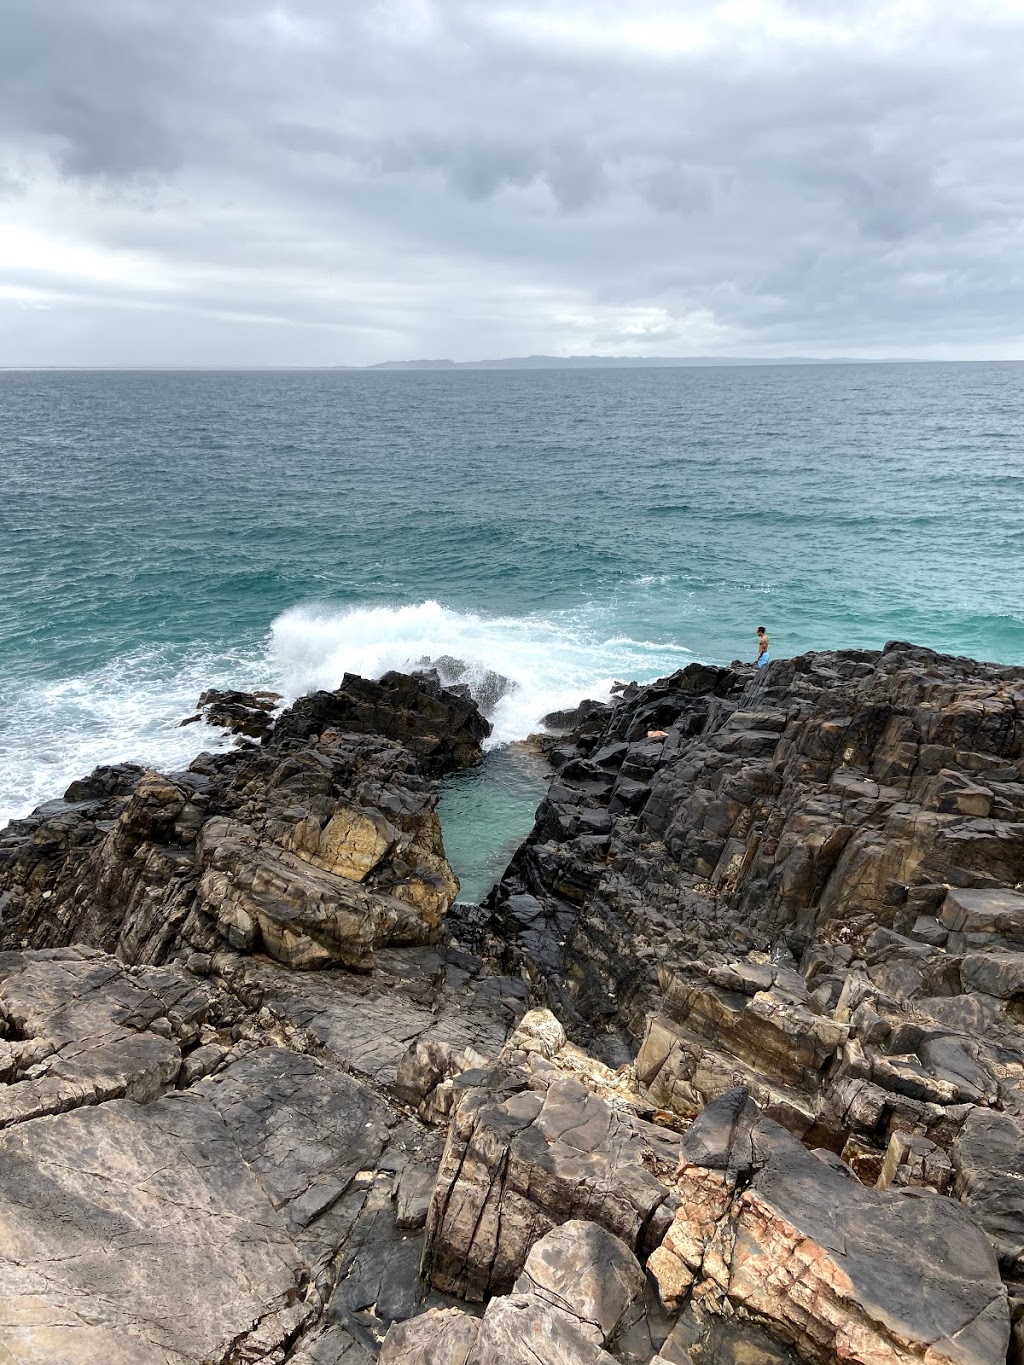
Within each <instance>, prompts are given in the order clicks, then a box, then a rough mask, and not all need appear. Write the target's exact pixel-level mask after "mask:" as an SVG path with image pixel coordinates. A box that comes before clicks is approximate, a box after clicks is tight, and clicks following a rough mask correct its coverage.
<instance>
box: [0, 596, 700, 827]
mask: <svg viewBox="0 0 1024 1365" xmlns="http://www.w3.org/2000/svg"><path fill="white" fill-rule="evenodd" d="M608 624H610V621H608V620H607V618H606V622H605V625H606V628H605V629H602V628H601V620H600V616H599V615H597V614H595V613H592V612H587V611H579V612H567V613H562V614H559V615H555V616H551V617H540V616H529V617H522V618H515V617H486V616H482V615H475V614H473V613H470V612H458V611H452V610H449V609H448V608H445V607H442V606H440V605H439V604H438V603H437V602H421V603H418V604H416V605H410V606H402V607H363V608H353V609H350V610H339V609H338V608H331V607H315V606H304V607H296V608H294V609H293V610H291V611H286V612H285V613H284V614H283V615H281V616H279V617H278V618H277V619H276V620H275V621H274V622H273V624H272V626H271V629H270V632H269V635H268V638H267V641H266V643H265V646H263V647H261V648H257V649H254V650H252V651H251V652H248V653H243V652H240V651H230V650H224V651H213V650H211V649H201V650H200V649H197V650H193V651H191V652H187V651H185V652H183V651H181V650H171V649H167V650H160V649H151V650H146V651H138V652H135V653H132V654H126V655H124V656H122V657H120V658H118V659H116V660H114V661H113V662H111V663H110V664H108V665H106V666H105V667H103V668H100V669H97V670H95V671H93V672H91V673H85V674H82V675H81V676H76V677H72V678H66V679H63V680H61V681H57V682H45V683H32V682H28V683H26V684H24V685H22V686H20V687H9V688H8V689H7V690H6V694H5V695H4V697H3V699H2V708H0V710H2V715H3V717H4V719H3V722H2V729H3V733H2V734H0V828H2V826H3V825H4V824H5V823H6V822H7V821H8V820H10V819H15V818H17V817H20V816H23V815H26V814H27V813H28V812H29V811H30V810H32V809H33V808H34V807H35V806H36V805H38V804H39V803H40V802H42V801H46V800H50V799H51V798H53V797H56V796H60V795H61V794H62V792H63V791H64V790H65V789H66V787H67V785H68V783H70V782H71V781H72V780H73V779H75V778H77V777H82V776H84V775H85V774H86V773H88V772H90V771H91V770H92V769H93V768H94V767H96V766H97V765H98V764H101V763H120V762H134V763H141V764H145V765H148V766H152V767H156V768H160V769H162V770H163V771H171V770H174V769H176V768H181V767H184V766H186V765H187V764H188V763H189V762H190V761H191V759H193V758H194V757H195V755H196V754H197V753H198V752H199V751H200V749H216V748H225V747H228V746H230V744H231V743H232V742H233V741H232V740H231V738H230V737H229V736H223V735H222V734H221V732H220V731H217V730H212V729H209V728H208V727H206V726H192V725H189V726H186V727H185V728H184V729H182V728H180V721H181V719H182V718H183V717H184V716H186V715H188V714H189V713H190V712H191V711H192V709H193V708H194V706H195V704H196V701H197V699H198V696H199V693H200V692H201V691H203V689H204V688H207V687H240V688H250V687H271V688H274V689H275V690H276V691H279V692H282V693H284V694H285V696H286V698H287V699H289V700H291V699H294V698H295V697H297V696H301V695H302V694H303V693H306V692H310V691H313V690H315V689H317V688H332V687H337V686H338V684H339V683H340V682H341V678H342V675H343V674H344V673H346V672H350V673H360V674H362V675H363V676H364V677H371V678H372V677H380V675H381V674H382V673H385V672H386V671H387V670H388V669H391V668H397V669H403V670H405V669H409V668H410V667H412V666H414V665H415V664H416V663H417V662H418V661H419V660H421V659H423V658H424V657H429V658H431V659H437V658H439V657H440V656H442V655H449V656H452V657H454V658H456V659H459V660H461V661H462V662H463V663H464V664H465V665H466V669H467V672H466V675H465V677H464V681H466V682H468V683H469V685H470V687H471V688H474V687H477V688H479V687H480V686H481V685H482V683H483V681H484V679H485V678H486V675H487V674H488V672H495V673H500V674H503V675H504V676H505V677H507V678H509V679H510V680H511V682H512V683H513V684H514V686H513V688H512V689H511V690H510V691H509V692H508V693H507V695H505V696H504V697H502V698H501V700H500V701H499V702H498V704H497V707H496V709H495V711H494V714H493V717H492V723H493V726H494V733H493V735H492V737H491V740H490V745H491V746H492V747H493V746H495V745H501V744H507V743H509V742H510V741H512V740H516V739H523V738H525V737H526V735H528V734H530V733H531V732H532V731H534V730H536V729H537V728H538V727H539V725H540V722H541V719H542V717H543V716H544V715H546V714H547V713H548V712H549V711H555V710H560V709H562V708H564V707H569V706H574V705H575V704H576V703H577V702H578V701H580V700H581V699H582V698H583V697H588V696H589V697H606V696H607V695H608V690H609V688H610V686H611V684H612V681H613V680H614V679H616V678H621V679H629V678H639V679H648V678H653V677H657V676H658V675H659V674H663V673H668V672H671V671H673V670H674V669H676V668H680V667H682V666H683V665H684V664H685V663H686V662H687V661H688V659H689V658H690V657H691V655H690V652H689V650H687V649H685V648H683V647H681V646H679V645H673V644H669V643H663V642H658V641H650V640H633V639H631V638H630V637H629V636H624V635H615V634H612V633H611V631H609V630H608V629H607V625H608Z"/></svg>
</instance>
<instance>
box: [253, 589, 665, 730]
mask: <svg viewBox="0 0 1024 1365" xmlns="http://www.w3.org/2000/svg"><path fill="white" fill-rule="evenodd" d="M269 655H270V661H271V664H272V669H273V673H274V676H275V678H276V682H277V685H278V686H279V687H280V689H281V690H282V691H284V692H286V693H287V694H288V695H289V696H290V697H291V696H298V695H300V694H301V693H303V692H309V691H312V690H314V689H315V688H319V687H323V688H331V687H337V686H338V684H339V682H340V681H341V677H342V674H344V673H346V672H349V673H361V674H362V675H363V676H364V677H369V678H376V677H380V675H381V674H382V673H385V672H387V670H388V669H390V668H397V669H401V670H407V669H409V668H410V667H412V666H414V665H415V664H416V663H417V662H418V661H419V660H421V659H423V658H424V657H428V658H431V659H437V658H438V657H440V656H442V655H450V656H452V657H454V658H456V659H459V660H461V661H462V662H463V663H465V664H466V667H467V674H466V677H465V681H466V682H468V683H469V686H470V688H471V689H472V688H474V686H476V687H479V686H480V685H481V683H482V682H483V679H484V677H485V676H486V674H487V673H488V672H495V673H500V674H503V675H504V676H505V677H507V678H509V679H510V680H511V681H512V683H514V684H515V686H514V687H513V689H512V690H511V691H510V692H509V693H508V694H507V695H506V696H504V697H503V698H502V699H501V700H500V701H499V702H498V705H497V708H496V710H495V712H494V717H493V725H494V733H493V735H492V736H491V740H490V744H491V745H492V746H493V745H497V744H507V743H509V742H510V741H511V740H516V739H524V738H525V737H526V736H527V735H528V734H530V733H531V731H534V730H536V729H537V728H538V727H539V725H540V722H541V718H542V717H543V716H545V715H546V714H547V713H548V712H549V711H555V710H560V709H562V708H563V707H568V706H574V705H575V704H576V703H577V702H579V701H581V700H582V699H583V698H584V697H588V696H589V697H606V696H607V695H608V690H609V688H610V687H611V684H612V682H613V681H614V680H615V679H616V678H622V679H629V678H636V677H640V678H651V677H656V676H657V675H658V674H659V673H664V672H671V671H672V670H673V669H676V668H679V667H681V666H682V665H683V664H685V663H686V661H687V660H688V659H689V658H690V657H691V655H690V651H689V650H688V649H685V648H683V647H682V646H679V645H673V644H668V643H661V642H657V641H650V640H633V639H630V638H629V637H628V636H623V635H619V636H614V637H612V638H608V637H607V636H605V635H604V634H603V633H602V632H601V631H600V629H599V628H597V627H596V626H595V625H594V624H592V623H590V622H588V621H587V618H586V617H585V615H584V614H582V613H575V614H573V613H564V614H560V615H558V616H553V617H538V616H528V617H484V616H478V615H475V614H473V613H469V612H457V611H451V610H449V609H448V608H446V607H442V606H440V605H439V604H438V603H437V602H421V603H419V604H418V605H416V606H404V607H395V608H391V607H368V608H355V609H353V610H350V611H341V612H339V611H337V610H336V609H335V610H332V609H330V608H315V607H297V608H295V609H294V610H292V611H287V612H285V613H284V615H282V616H279V617H278V618H277V620H276V621H275V622H274V624H273V626H272V628H271V642H270V647H269Z"/></svg>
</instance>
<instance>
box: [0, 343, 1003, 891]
mask: <svg viewBox="0 0 1024 1365" xmlns="http://www.w3.org/2000/svg"><path fill="white" fill-rule="evenodd" d="M1022 418H1024V365H1020V364H1006V365H994V364H976V365H853V366H851V365H844V366H807V367H803V366H801V367H764V368H749V369H747V368H742V369H733V368H730V369H679V370H647V371H616V370H611V371H609V370H603V371H582V372H580V371H574V372H567V371H547V372H544V371H539V372H538V371H526V372H507V371H506V372H468V373H466V372H462V373H456V374H445V373H430V372H419V373H417V372H412V373H379V372H378V373H351V372H271V373H265V372H264V373H244V372H217V373H215V372H197V373H176V372H170V373H152V372H121V373H118V372H6V373H0V456H2V469H3V494H4V496H3V499H2V503H0V664H2V669H0V679H2V680H0V819H3V818H6V817H8V816H10V815H12V814H16V813H21V812H23V811H24V810H26V809H28V808H30V807H31V806H32V805H33V804H35V803H36V802H37V801H39V800H42V799H44V798H46V797H49V796H52V795H54V794H58V793H59V792H60V791H61V790H62V789H63V787H64V786H65V785H66V783H67V781H68V780H69V779H70V778H71V777H72V776H75V775H77V774H79V773H80V772H82V771H85V770H87V769H88V768H90V767H91V766H92V765H93V764H95V763H96V762H100V761H105V760H112V759H120V758H133V759H137V760H142V761H152V762H154V763H160V764H164V765H167V764H173V763H181V762H184V761H187V759H188V758H189V757H190V756H191V754H192V751H193V750H194V749H195V747H196V743H197V740H196V736H195V731H194V730H186V731H180V730H178V729H176V722H177V720H178V719H179V718H180V717H181V716H182V715H183V714H185V712H186V711H188V710H190V709H191V708H192V706H193V704H194V702H195V698H196V696H197V694H198V692H199V691H200V690H201V689H202V688H203V687H204V686H207V685H211V684H218V683H220V684H224V683H236V684H244V683H257V682H258V683H261V684H266V685H272V686H277V687H279V688H281V689H283V690H285V691H286V692H288V693H290V694H293V693H296V692H299V691H302V690H305V689H307V688H309V687H311V686H318V685H325V684H329V683H331V682H332V681H334V680H336V679H337V678H338V677H339V676H340V673H341V672H342V671H343V670H344V669H345V668H350V669H355V670H357V671H362V672H368V673H372V672H375V671H380V670H382V669H383V668H386V667H391V666H401V665H402V664H403V663H408V662H411V661H414V660H415V659H418V658H420V657H422V656H423V655H432V656H434V657H436V656H437V655H438V654H440V653H447V654H452V655H456V656H458V657H460V658H462V659H464V660H466V661H467V663H469V664H470V665H471V670H473V669H475V670H477V671H481V670H483V669H484V668H487V667H491V668H496V669H498V670H499V671H501V672H502V673H504V674H506V675H507V676H509V677H510V678H512V679H513V680H514V681H515V682H516V683H517V684H518V686H517V690H516V691H515V692H514V693H513V694H512V695H511V696H510V697H509V698H507V699H506V701H504V702H503V703H502V704H501V705H500V707H499V710H498V713H497V715H496V717H495V721H496V737H497V739H498V740H499V741H505V740H509V739H514V738H516V737H521V736H523V735H525V734H527V733H528V732H529V731H530V730H531V729H532V728H535V726H536V724H537V722H538V720H539V718H540V716H541V715H543V714H544V712H545V711H547V710H549V709H551V708H552V707H553V706H556V705H561V704H565V703H567V702H569V701H571V700H574V699H576V698H578V697H580V696H582V695H583V694H585V693H589V694H591V695H593V694H597V693H599V692H600V690H601V688H602V687H606V686H607V683H608V682H609V681H610V680H611V678H613V677H627V676H629V677H638V678H650V677H654V676H657V675H658V674H659V673H663V672H666V671H669V670H671V669H673V668H676V667H678V666H679V665H680V664H681V663H685V662H686V661H687V660H688V659H690V658H705V659H716V660H729V659H732V658H735V657H739V656H743V657H750V656H752V654H753V652H754V640H753V636H754V628H755V626H757V625H759V624H762V623H763V624H765V625H767V626H768V628H769V631H770V633H771V637H772V645H773V653H774V654H776V655H779V654H791V653H796V652H799V651H801V650H804V649H807V648H811V647H827V646H834V645H880V644H882V643H884V641H885V640H887V639H890V638H894V637H899V638H904V639H905V638H910V639H913V640H915V641H919V642H920V643H923V644H928V645H932V646H933V647H935V648H938V649H943V650H952V651H954V652H960V653H968V654H973V655H975V656H980V657H986V658H991V659H996V660H1001V661H1004V662H1013V663H1021V662H1024V606H1022V602H1021V589H1022V571H1024V530H1022V527H1024V435H1022V433H1024V421H1022ZM510 782H511V779H510V778H509V777H508V774H507V773H506V774H505V776H504V777H501V776H500V775H496V776H495V778H494V781H493V783H492V787H491V791H492V795H493V796H494V800H495V802H497V804H498V805H501V806H502V809H501V812H500V813H499V814H496V815H494V818H493V819H491V818H490V817H489V816H487V814H486V809H487V798H486V793H485V798H484V799H483V800H482V801H481V800H480V799H479V794H478V797H477V798H474V801H473V802H472V803H468V802H463V805H464V806H466V805H469V804H472V805H473V807H474V809H476V810H477V811H479V812H482V814H481V816H480V818H481V821H482V823H481V827H480V830H479V831H477V832H476V833H475V834H474V833H473V831H472V830H470V831H469V835H468V837H467V828H466V825H465V823H463V825H462V826H461V827H460V829H459V830H458V831H454V830H453V836H452V837H453V839H455V841H456V842H460V841H461V844H462V845H464V846H465V847H466V848H467V849H471V848H473V847H478V848H479V851H480V856H481V857H483V856H484V854H485V852H486V851H487V849H486V848H485V846H487V847H491V848H492V846H493V845H494V843H495V841H498V842H500V839H499V838H498V836H499V835H503V837H504V834H505V833H509V832H510V833H518V832H520V831H519V830H518V829H516V830H512V829H511V826H512V825H515V824H517V823H520V824H521V823H522V821H523V820H524V819H525V821H526V823H527V824H528V823H529V819H528V807H529V806H531V805H532V801H533V799H534V795H535V791H534V788H532V787H531V786H530V785H529V784H527V786H526V788H525V790H524V793H522V794H521V795H520V797H519V798H517V799H518V806H516V809H517V810H519V811H520V816H519V819H518V821H517V819H516V817H515V816H514V815H513V814H510V813H509V810H508V809H507V808H506V807H507V805H508V799H509V797H510V791H511V786H510ZM485 785H486V784H485ZM512 786H514V784H512ZM503 802H504V803H505V804H504V805H502V803H503ZM513 804H515V803H514V802H513ZM523 812H525V814H524V813H523ZM459 819H460V820H462V821H463V822H465V821H466V820H467V819H470V815H469V814H468V813H467V812H465V811H463V812H462V813H461V814H460V815H459ZM492 851H493V848H492ZM460 857H461V858H462V861H463V868H464V870H469V871H470V872H471V873H472V869H471V868H469V866H468V862H467V859H468V858H469V857H470V855H469V853H468V852H466V853H463V854H461V855H460ZM474 875H475V874H474Z"/></svg>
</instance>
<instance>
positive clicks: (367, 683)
mask: <svg viewBox="0 0 1024 1365" xmlns="http://www.w3.org/2000/svg"><path fill="white" fill-rule="evenodd" d="M328 730H335V731H339V732H343V733H346V734H361V735H383V736H384V737H385V738H387V739H393V740H396V741H397V742H398V743H399V744H401V745H403V746H404V747H405V748H406V749H408V750H409V752H410V753H411V754H413V755H414V756H415V757H416V760H417V762H418V763H419V765H420V767H421V768H422V770H423V771H424V772H426V773H429V774H430V775H431V776H433V777H440V776H442V775H443V774H444V773H449V772H455V771H457V770H458V769H459V768H468V767H471V766H472V765H473V764H474V763H479V762H480V760H481V759H482V758H483V750H482V749H481V747H480V745H481V743H482V741H483V740H485V739H486V738H487V736H488V735H489V734H490V733H491V726H490V723H489V722H488V721H487V720H485V719H484V717H483V715H482V714H481V712H480V711H479V710H478V708H477V706H476V703H475V702H474V701H473V699H472V697H471V696H470V695H469V691H468V689H460V690H453V689H451V688H446V687H444V686H442V684H441V682H440V681H439V679H438V678H437V676H436V675H432V674H430V673H419V674H416V675H415V676H413V677H410V676H408V675H407V674H404V673H385V674H384V676H383V677H382V678H380V679H378V680H376V681H373V680H371V679H369V678H360V677H358V676H357V675H356V674H354V673H346V674H345V676H344V678H343V679H342V682H341V686H340V687H339V688H338V689H337V690H336V691H334V692H314V693H312V694H311V695H310V696H308V697H301V698H300V699H299V700H298V701H297V702H296V703H295V705H294V706H292V707H290V708H289V709H288V710H287V711H286V712H285V713H284V715H283V716H281V718H280V719H279V720H278V722H277V724H276V725H275V727H274V735H273V742H274V744H275V745H276V746H277V747H278V748H282V747H284V746H285V745H287V744H288V743H289V742H291V741H296V740H297V741H299V742H300V743H305V741H306V740H308V739H309V737H310V736H311V735H322V734H323V733H324V732H325V731H328Z"/></svg>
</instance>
